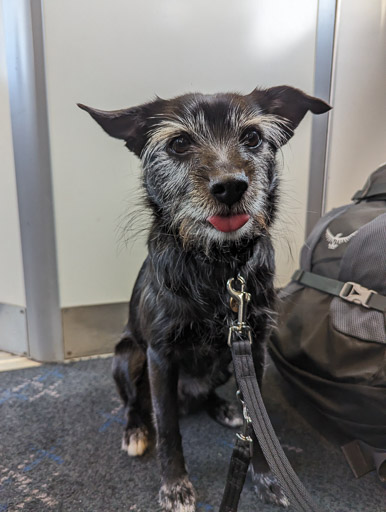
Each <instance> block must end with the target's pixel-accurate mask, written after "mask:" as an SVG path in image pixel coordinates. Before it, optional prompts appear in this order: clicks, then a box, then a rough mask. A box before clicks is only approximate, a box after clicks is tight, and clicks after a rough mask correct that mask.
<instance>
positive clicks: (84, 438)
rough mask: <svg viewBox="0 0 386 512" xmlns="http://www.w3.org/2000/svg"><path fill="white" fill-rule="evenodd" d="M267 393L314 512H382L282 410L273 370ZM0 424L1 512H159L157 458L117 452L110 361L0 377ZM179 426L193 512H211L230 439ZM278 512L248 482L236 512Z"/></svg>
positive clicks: (119, 422)
mask: <svg viewBox="0 0 386 512" xmlns="http://www.w3.org/2000/svg"><path fill="white" fill-rule="evenodd" d="M15 364H16V361H15ZM18 364H22V362H20V361H19V363H18ZM24 364H27V363H26V362H24ZM264 390H265V393H264V395H265V402H266V405H267V408H268V411H269V413H270V416H271V418H272V420H273V422H274V425H275V428H276V431H277V434H278V436H279V438H280V440H281V442H282V446H283V448H284V450H285V452H286V454H287V456H288V457H289V459H290V461H291V463H292V465H293V467H294V469H295V471H296V472H297V473H298V475H299V477H300V479H301V480H302V481H303V483H304V485H305V486H306V487H307V489H308V490H309V491H310V492H311V493H312V495H313V497H314V499H315V501H317V502H318V503H320V507H321V510H322V511H323V512H385V511H386V487H385V486H383V485H382V484H381V483H380V481H379V480H378V478H377V476H376V474H375V472H372V473H369V474H367V475H365V476H364V477H362V478H361V479H359V480H356V479H355V478H354V477H353V475H352V473H351V471H350V469H349V468H348V466H347V464H346V462H345V460H344V458H343V456H342V453H341V451H340V449H339V447H338V446H335V445H333V444H331V443H330V442H328V441H327V440H326V439H325V438H323V437H322V436H321V434H320V433H319V432H318V431H316V430H314V429H312V428H311V427H310V426H309V425H308V424H307V423H306V422H305V421H304V419H303V417H302V416H301V415H300V414H299V411H298V410H297V408H296V407H292V406H291V405H290V404H289V403H288V402H287V401H286V400H285V398H284V394H283V392H282V388H281V382H280V376H279V375H278V373H277V371H276V370H275V368H274V366H273V365H272V364H270V366H269V367H268V369H267V372H266V381H265V387H264ZM234 391H235V390H234V383H232V382H230V383H229V384H228V385H227V386H225V387H224V388H223V389H222V390H221V393H222V394H223V395H224V396H226V397H228V398H229V399H234V397H235V393H234ZM0 418H1V427H0V428H1V435H0V453H1V457H0V511H1V512H18V511H25V512H129V511H133V512H160V509H159V507H158V505H157V494H158V489H159V469H158V464H157V460H156V456H155V453H154V450H151V451H149V452H148V453H147V454H145V455H144V456H143V457H141V458H139V459H133V458H129V457H128V455H127V453H125V452H123V451H122V450H121V449H120V446H121V434H122V428H123V425H124V423H125V419H124V411H123V409H122V405H121V403H120V400H119V398H118V395H117V393H116V390H115V388H114V383H113V380H112V378H111V359H110V358H109V357H105V358H96V359H90V360H86V361H78V362H69V363H65V364H43V365H38V366H34V367H29V368H24V369H19V370H17V369H14V370H13V371H3V372H1V373H0ZM180 423H181V431H182V437H183V445H184V453H185V458H186V462H187V466H188V469H189V474H190V478H191V481H192V482H193V485H194V486H195V488H196V491H197V497H198V503H197V512H212V511H213V512H214V511H217V510H218V507H219V503H220V499H221V494H222V491H223V487H224V481H225V477H226V472H227V466H228V464H229V458H230V455H231V453H232V446H233V442H234V438H235V432H234V430H230V429H227V428H225V427H222V426H221V425H218V424H217V423H215V422H214V421H212V420H211V419H210V418H209V417H208V416H207V414H206V413H204V412H199V413H197V414H195V415H192V416H188V417H185V418H182V419H181V422H180ZM282 510H283V509H281V508H278V507H276V506H271V505H263V504H261V503H260V501H259V500H258V498H257V497H256V495H255V493H254V490H253V483H252V481H251V479H250V477H249V476H248V478H247V482H246V486H245V489H244V491H243V495H242V499H241V503H240V507H239V512H255V511H256V512H257V511H258V512H282ZM288 510H289V511H291V512H292V509H291V508H290V509H288Z"/></svg>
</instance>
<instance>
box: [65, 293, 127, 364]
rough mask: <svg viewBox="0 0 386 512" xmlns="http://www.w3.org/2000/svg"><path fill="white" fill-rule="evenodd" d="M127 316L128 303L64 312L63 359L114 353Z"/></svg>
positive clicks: (85, 307) (75, 308) (81, 307)
mask: <svg viewBox="0 0 386 512" xmlns="http://www.w3.org/2000/svg"><path fill="white" fill-rule="evenodd" d="M127 315H128V303H127V302H118V303H114V304H97V305H95V306H78V307H70V308H63V309H62V324H63V342H64V357H65V359H69V358H74V357H84V356H92V355H97V354H107V353H111V352H113V351H114V346H115V345H116V343H117V341H118V339H119V337H120V334H121V333H122V331H123V329H124V327H125V325H126V323H127Z"/></svg>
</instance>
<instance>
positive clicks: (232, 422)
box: [224, 415, 243, 428]
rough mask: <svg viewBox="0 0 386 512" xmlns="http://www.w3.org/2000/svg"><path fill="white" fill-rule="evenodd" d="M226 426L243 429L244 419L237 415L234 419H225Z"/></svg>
mask: <svg viewBox="0 0 386 512" xmlns="http://www.w3.org/2000/svg"><path fill="white" fill-rule="evenodd" d="M224 424H225V425H226V426H227V427H231V428H236V427H241V425H242V424H243V418H242V417H241V416H238V415H235V416H233V417H232V418H227V417H225V418H224Z"/></svg>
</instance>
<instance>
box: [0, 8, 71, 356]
mask: <svg viewBox="0 0 386 512" xmlns="http://www.w3.org/2000/svg"><path fill="white" fill-rule="evenodd" d="M3 12H4V31H5V42H6V56H7V70H8V80H9V96H10V109H11V122H12V136H13V146H14V156H15V170H16V184H17V193H18V202H19V217H20V230H21V242H22V253H23V267H24V276H25V289H26V301H27V330H28V343H29V356H30V357H32V358H33V359H37V360H40V361H59V360H63V342H62V326H61V312H60V304H59V289H58V273H57V262H56V244H55V223H54V208H53V197H52V184H51V159H50V144H49V131H48V117H47V96H46V82H45V61H44V38H43V22H42V2H41V0H18V1H17V2H15V0H3Z"/></svg>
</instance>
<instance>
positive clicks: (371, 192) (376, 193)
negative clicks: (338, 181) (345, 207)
mask: <svg viewBox="0 0 386 512" xmlns="http://www.w3.org/2000/svg"><path fill="white" fill-rule="evenodd" d="M368 198H376V199H379V200H382V199H385V200H386V163H384V164H382V165H381V166H380V167H378V169H377V170H376V171H374V172H373V173H372V174H370V176H369V177H368V179H367V181H366V183H365V185H364V187H363V188H361V189H360V190H358V192H356V193H355V194H354V195H353V197H352V200H353V201H362V199H368Z"/></svg>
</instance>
